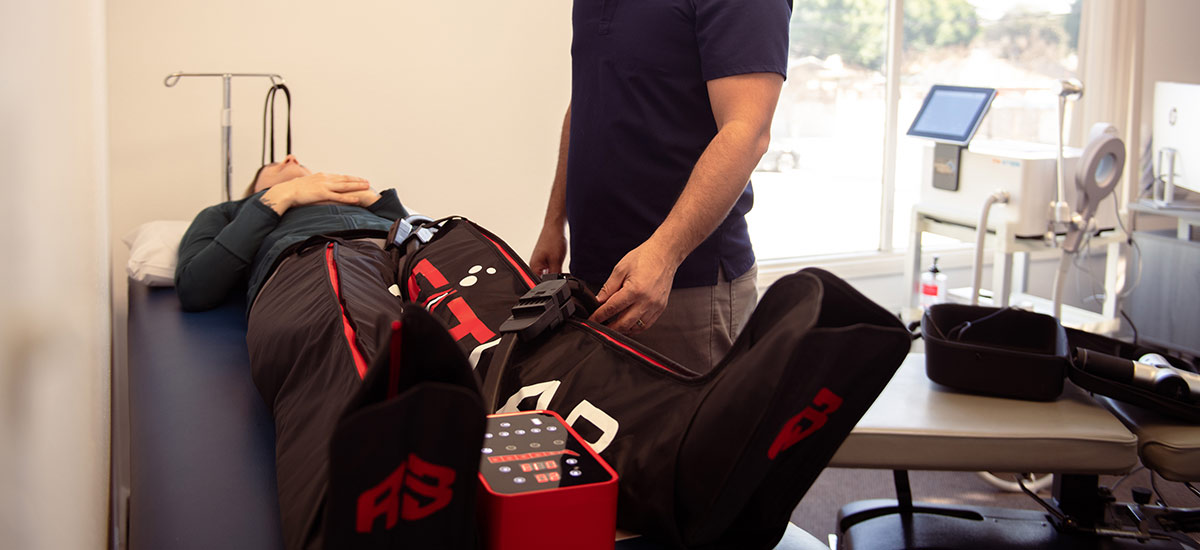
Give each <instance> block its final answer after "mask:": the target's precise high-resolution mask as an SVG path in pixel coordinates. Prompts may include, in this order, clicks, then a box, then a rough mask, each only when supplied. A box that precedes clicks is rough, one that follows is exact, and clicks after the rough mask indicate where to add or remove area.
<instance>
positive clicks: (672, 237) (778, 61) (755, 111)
mask: <svg viewBox="0 0 1200 550" xmlns="http://www.w3.org/2000/svg"><path fill="white" fill-rule="evenodd" d="M790 17H791V0H637V1H634V0H623V1H622V0H575V4H574V9H573V16H572V19H573V25H574V38H573V43H572V46H571V57H572V79H571V80H572V81H571V105H570V106H569V107H568V109H567V114H566V117H565V118H564V120H563V131H562V141H561V146H560V149H559V161H558V169H557V171H556V173H555V177H554V184H553V187H552V188H551V192H550V202H549V206H548V207H547V209H546V218H545V222H544V225H543V227H542V232H541V235H540V236H539V237H538V242H537V245H536V246H535V247H534V251H533V255H532V257H531V261H530V264H531V267H532V268H533V269H534V270H535V271H537V272H559V271H561V270H562V264H563V261H564V258H565V256H566V251H567V240H566V236H565V235H566V232H565V226H566V225H567V224H569V225H570V234H571V242H570V245H571V272H572V273H573V274H574V275H576V276H577V277H580V278H581V279H583V280H584V281H586V282H588V283H589V284H590V285H593V287H594V288H596V290H597V298H598V299H599V300H600V302H601V306H600V308H599V309H598V310H596V312H595V314H594V315H593V316H592V319H593V320H594V321H599V322H606V323H607V324H608V325H609V326H610V327H611V328H613V329H614V330H617V331H620V332H623V333H626V334H630V335H634V336H635V338H636V339H638V340H639V341H641V342H642V343H644V344H646V345H648V346H650V347H651V348H653V349H655V350H657V351H659V352H661V353H663V354H664V355H666V356H668V357H670V358H672V359H675V360H676V361H678V362H680V363H682V364H683V365H684V366H687V367H688V368H691V369H693V370H697V371H700V372H706V371H708V370H709V369H711V367H712V366H713V365H715V364H716V362H718V361H719V360H720V359H721V358H722V357H723V356H724V355H725V352H726V351H728V349H729V347H730V346H731V345H732V342H733V338H734V337H735V336H736V335H737V333H738V331H739V330H740V329H741V327H742V326H743V325H744V324H745V321H746V319H747V318H748V317H749V315H750V312H751V311H752V310H753V308H754V303H755V300H756V298H757V292H756V291H755V278H756V274H757V269H756V267H755V263H754V251H753V249H752V248H751V245H750V236H749V233H748V232H747V228H746V220H745V214H746V212H747V211H749V210H750V207H751V205H752V203H753V191H752V189H751V187H750V185H749V178H750V173H751V172H752V171H753V170H754V166H755V165H756V164H757V163H758V161H759V159H760V158H761V157H762V155H763V153H764V152H765V151H766V149H767V144H768V142H769V141H770V125H771V117H772V115H773V113H774V111H775V104H776V102H777V101H778V99H779V91H780V88H781V87H782V86H783V78H784V75H785V74H786V72H787V52H788V21H789V18H790Z"/></svg>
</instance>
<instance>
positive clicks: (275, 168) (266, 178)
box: [246, 155, 312, 196]
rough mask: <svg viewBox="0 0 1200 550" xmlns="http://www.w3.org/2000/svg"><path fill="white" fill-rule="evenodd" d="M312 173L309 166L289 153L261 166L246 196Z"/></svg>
mask: <svg viewBox="0 0 1200 550" xmlns="http://www.w3.org/2000/svg"><path fill="white" fill-rule="evenodd" d="M311 174H312V172H311V171H310V170H309V169H308V168H305V167H304V165H303V164H300V161H298V160H296V156H295V155H288V156H287V157H285V158H284V159H283V160H281V161H279V162H272V163H271V164H264V165H263V166H262V167H261V168H259V169H258V172H257V173H255V174H254V180H253V181H251V182H250V187H249V188H247V189H246V196H250V195H253V194H254V193H257V192H259V191H262V190H263V189H267V188H269V187H271V186H273V185H276V184H280V183H283V182H285V181H289V180H294V179H296V178H299V177H304V176H308V175H311Z"/></svg>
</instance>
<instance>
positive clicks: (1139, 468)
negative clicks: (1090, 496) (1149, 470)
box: [1109, 466, 1146, 493]
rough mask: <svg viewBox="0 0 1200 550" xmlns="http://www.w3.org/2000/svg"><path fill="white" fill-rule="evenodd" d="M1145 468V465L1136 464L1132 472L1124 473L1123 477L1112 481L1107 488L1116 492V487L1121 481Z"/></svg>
mask: <svg viewBox="0 0 1200 550" xmlns="http://www.w3.org/2000/svg"><path fill="white" fill-rule="evenodd" d="M1145 469H1146V467H1145V466H1138V467H1137V468H1136V469H1134V470H1133V471H1132V472H1129V473H1128V474H1125V475H1124V476H1123V477H1121V479H1118V480H1117V482H1116V483H1114V484H1113V486H1112V487H1111V488H1109V491H1112V492H1114V493H1115V492H1117V487H1120V486H1121V484H1122V483H1125V480H1127V479H1129V478H1130V477H1132V476H1134V475H1135V474H1137V473H1138V472H1140V471H1142V470H1145Z"/></svg>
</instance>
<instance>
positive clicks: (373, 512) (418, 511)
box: [355, 454, 455, 533]
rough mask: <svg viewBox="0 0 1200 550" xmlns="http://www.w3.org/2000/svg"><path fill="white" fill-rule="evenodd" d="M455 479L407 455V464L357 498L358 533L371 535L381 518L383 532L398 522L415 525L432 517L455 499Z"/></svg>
mask: <svg viewBox="0 0 1200 550" xmlns="http://www.w3.org/2000/svg"><path fill="white" fill-rule="evenodd" d="M454 477H455V472H454V470H453V469H452V468H447V467H445V466H439V465H437V464H433V463H431V462H425V461H424V460H421V458H420V457H418V456H417V455H416V454H410V455H408V460H406V461H404V462H402V463H400V466H399V467H397V468H396V470H395V471H393V472H392V473H391V474H389V475H388V476H387V477H386V478H384V480H383V482H382V483H380V484H379V485H377V486H375V487H372V488H370V489H367V490H366V491H363V493H362V494H361V495H359V496H358V521H357V522H356V523H355V528H356V530H357V531H358V532H359V533H369V532H371V527H372V526H373V525H374V524H375V520H376V519H377V518H379V516H384V529H391V528H392V527H395V526H396V520H397V519H403V520H404V521H415V520H419V519H424V518H427V517H429V516H430V515H431V514H433V513H434V512H437V511H438V510H441V509H442V508H445V507H446V505H447V504H450V499H452V498H454V488H453V487H452V485H453V484H454ZM405 489H407V491H406V490H405ZM413 495H416V496H419V497H424V498H422V499H418V498H416V496H413Z"/></svg>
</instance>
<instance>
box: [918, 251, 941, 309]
mask: <svg viewBox="0 0 1200 550" xmlns="http://www.w3.org/2000/svg"><path fill="white" fill-rule="evenodd" d="M937 264H938V259H937V256H934V258H933V265H932V266H930V267H929V271H926V272H924V273H922V274H921V300H920V301H921V309H929V306H931V305H933V304H940V303H942V302H945V301H946V274H945V273H942V271H941V270H940V269H938V265H937Z"/></svg>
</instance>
